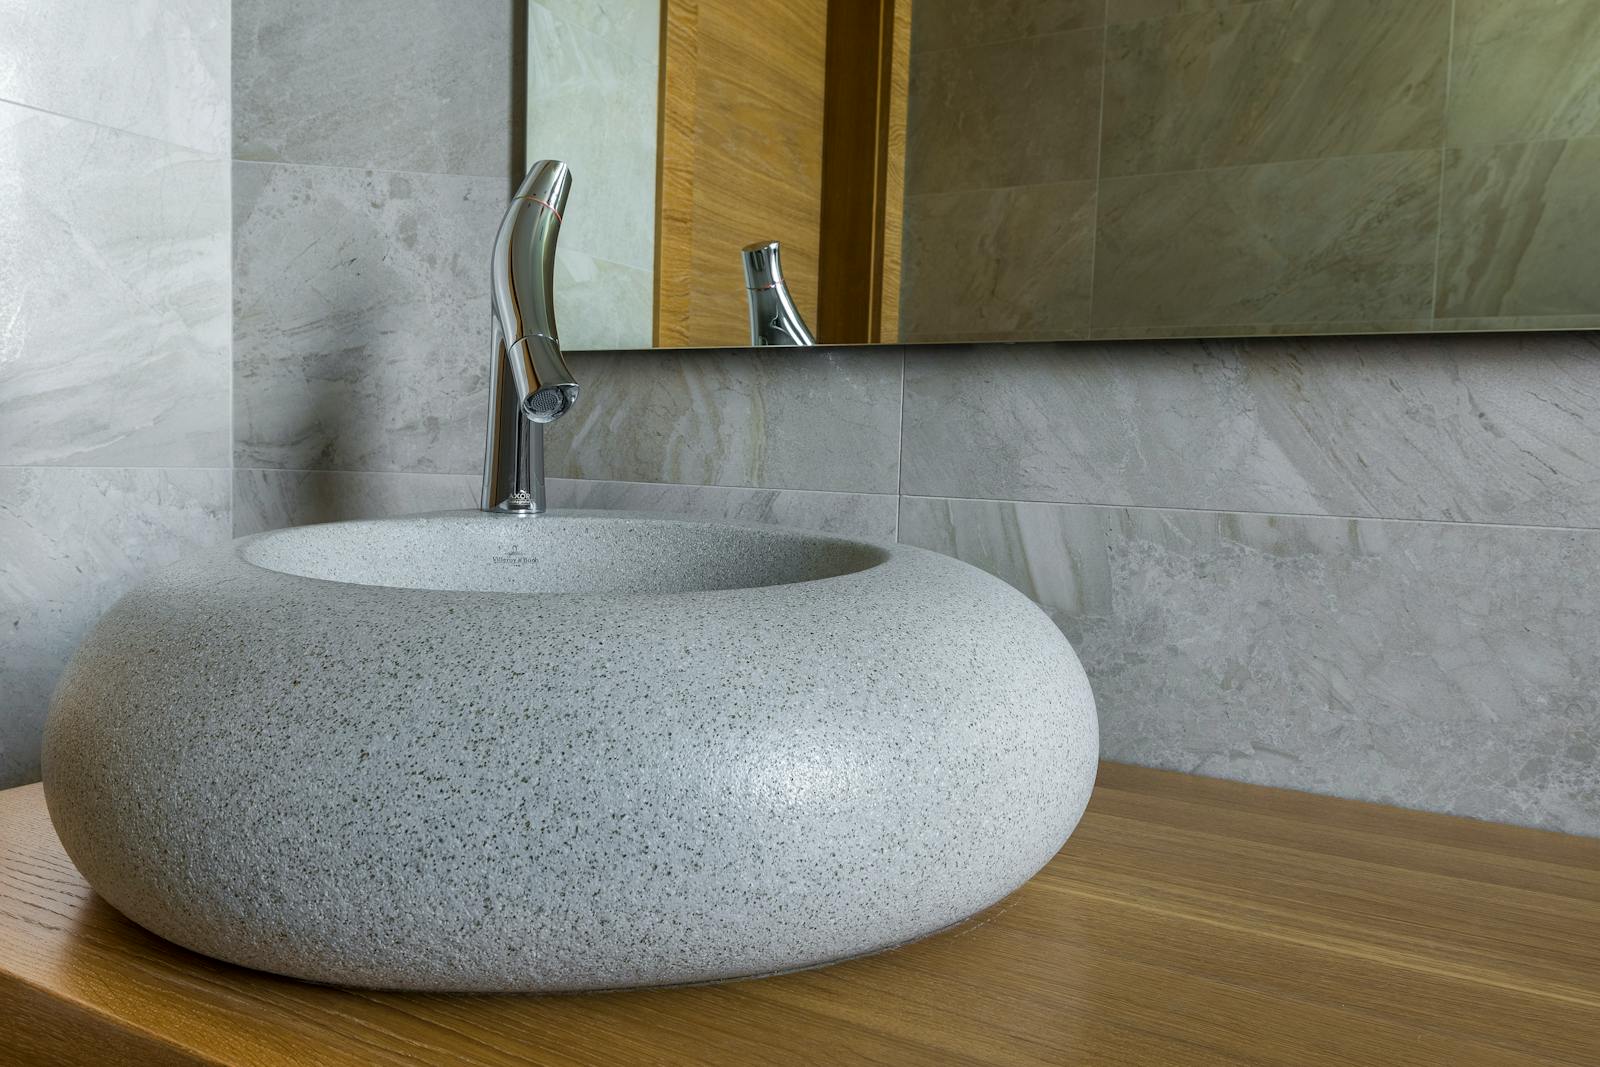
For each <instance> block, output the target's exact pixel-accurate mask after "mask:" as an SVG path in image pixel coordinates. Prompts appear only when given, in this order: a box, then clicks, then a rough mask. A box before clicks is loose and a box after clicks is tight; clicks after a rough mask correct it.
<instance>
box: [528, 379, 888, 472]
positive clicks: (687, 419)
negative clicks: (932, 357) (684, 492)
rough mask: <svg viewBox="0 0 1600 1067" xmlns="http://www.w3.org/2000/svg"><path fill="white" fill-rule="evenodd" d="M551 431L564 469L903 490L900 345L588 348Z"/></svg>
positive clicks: (555, 458) (550, 450) (554, 467)
mask: <svg viewBox="0 0 1600 1067" xmlns="http://www.w3.org/2000/svg"><path fill="white" fill-rule="evenodd" d="M568 362H569V364H570V365H571V367H572V371H573V374H574V375H575V376H576V377H577V380H578V382H579V383H580V385H581V387H582V390H583V395H582V398H581V399H580V400H579V402H578V405H577V406H576V407H575V408H574V409H573V410H572V412H571V413H570V414H568V415H567V416H565V417H564V418H562V419H561V420H560V421H558V422H556V423H554V424H552V425H551V426H550V428H549V429H548V430H547V431H546V434H545V448H546V460H547V463H548V466H549V472H550V474H551V475H552V476H555V477H563V478H585V479H600V480H606V481H628V482H673V483H677V484H683V485H727V486H746V487H751V488H760V489H814V490H825V491H834V492H846V493H893V492H895V491H896V490H897V488H898V485H899V470H900V468H899V463H900V460H899V455H900V369H901V368H900V351H899V349H898V348H894V347H876V348H842V347H841V348H817V349H808V350H799V349H771V348H769V349H753V350H752V349H742V350H741V349H729V350H712V351H705V350H701V351H693V350H677V351H671V352H633V353H629V352H587V353H578V354H574V355H573V356H572V357H571V358H570V359H569V360H568Z"/></svg>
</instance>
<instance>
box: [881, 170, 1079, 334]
mask: <svg viewBox="0 0 1600 1067" xmlns="http://www.w3.org/2000/svg"><path fill="white" fill-rule="evenodd" d="M1094 225H1095V183H1094V182H1092V181H1084V182H1065V183H1061V184H1057V185H1032V186H1025V187H1022V188H1017V189H993V190H988V189H980V190H972V191H968V192H960V193H929V194H926V195H923V196H913V197H908V198H907V200H906V212H905V235H904V252H903V259H902V262H903V272H904V273H903V274H902V277H901V284H900V329H901V331H902V334H903V336H904V337H905V338H907V339H908V340H916V341H937V340H943V339H947V338H952V339H953V338H954V337H955V336H956V335H960V334H968V335H972V336H980V337H981V336H987V337H988V338H989V339H991V340H993V339H998V338H1006V337H1013V336H1016V335H1019V334H1024V335H1026V334H1031V335H1033V336H1039V335H1041V334H1044V335H1048V336H1053V337H1064V336H1068V335H1072V334H1082V333H1083V332H1084V331H1085V330H1087V329H1088V326H1089V291H1090V283H1091V280H1092V279H1091V272H1092V267H1093V262H1094Z"/></svg>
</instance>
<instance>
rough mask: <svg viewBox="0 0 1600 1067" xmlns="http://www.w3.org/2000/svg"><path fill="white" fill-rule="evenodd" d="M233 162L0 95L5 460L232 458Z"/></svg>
mask: <svg viewBox="0 0 1600 1067" xmlns="http://www.w3.org/2000/svg"><path fill="white" fill-rule="evenodd" d="M229 223H230V220H229V215H228V164H227V161H226V160H224V159H223V158H221V157H220V156H215V155H203V154H201V153H198V152H194V151H190V150H189V149H185V148H179V147H176V146H173V145H170V144H167V143H165V142H161V141H156V140H152V139H150V138H148V137H143V136H139V135H136V134H130V133H124V132H121V131H118V130H113V129H110V128H108V127H104V126H96V125H92V124H90V123H86V122H79V121H76V120H73V119H64V118H60V117H57V116H55V115H50V114H46V113H44V112H40V111H35V110H31V109H29V108H24V107H17V106H14V105H11V104H3V103H0V231H3V232H4V234H5V237H4V239H3V240H0V464H10V465H26V464H75V465H80V466H90V465H102V466H103V465H109V464H115V465H117V466H197V467H198V466H226V465H227V462H228V378H229V359H228V338H229V332H230V330H229V304H228V299H229V293H228V229H229Z"/></svg>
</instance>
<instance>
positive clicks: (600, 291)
mask: <svg viewBox="0 0 1600 1067" xmlns="http://www.w3.org/2000/svg"><path fill="white" fill-rule="evenodd" d="M555 293H556V308H557V311H558V329H559V331H560V334H561V346H562V348H563V349H564V350H565V351H567V352H582V351H589V350H594V349H619V348H621V349H629V348H649V347H651V342H652V340H653V339H654V333H653V331H654V327H655V321H654V320H655V316H654V309H655V297H656V294H655V275H654V274H653V273H652V272H650V271H649V270H640V269H639V268H638V267H627V266H623V265H622V264H620V263H611V262H608V261H606V260H604V259H599V258H597V257H595V256H590V255H586V254H584V253H583V252H578V251H574V250H573V249H571V248H569V247H567V246H565V245H563V246H561V247H559V248H557V249H556V281H555Z"/></svg>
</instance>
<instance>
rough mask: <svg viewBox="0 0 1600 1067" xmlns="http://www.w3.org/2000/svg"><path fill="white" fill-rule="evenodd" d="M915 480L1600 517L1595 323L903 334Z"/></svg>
mask: <svg viewBox="0 0 1600 1067" xmlns="http://www.w3.org/2000/svg"><path fill="white" fill-rule="evenodd" d="M903 463H904V479H905V492H907V493H912V494H917V495H924V496H957V497H984V498H989V499H1002V500H1049V501H1062V502H1071V503H1094V504H1127V505H1140V506H1149V507H1167V508H1200V509H1212V510H1225V511H1260V512H1283V513H1310V514H1331V515H1355V516H1374V517H1387V518H1401V519H1440V520H1451V521H1474V522H1489V523H1526V524H1532V525H1554V526H1563V525H1566V526H1584V527H1595V528H1600V339H1597V336H1596V335H1595V334H1588V333H1568V334H1526V335H1508V336H1453V337H1452V336H1443V337H1373V338H1354V337H1347V338H1302V339H1297V340H1275V341H1244V342H1241V341H1223V342H1202V341H1173V342H1165V343H1159V342H1158V343H1151V342H1137V343H1136V342H1118V343H1112V344H1096V345H1073V346H1070V347H1068V346H1056V345H1037V346H996V347H992V348H984V349H977V350H974V349H970V348H959V349H957V348H951V349H932V348H930V349H915V348H913V349H908V350H907V356H906V398H905V438H904V457H903Z"/></svg>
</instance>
